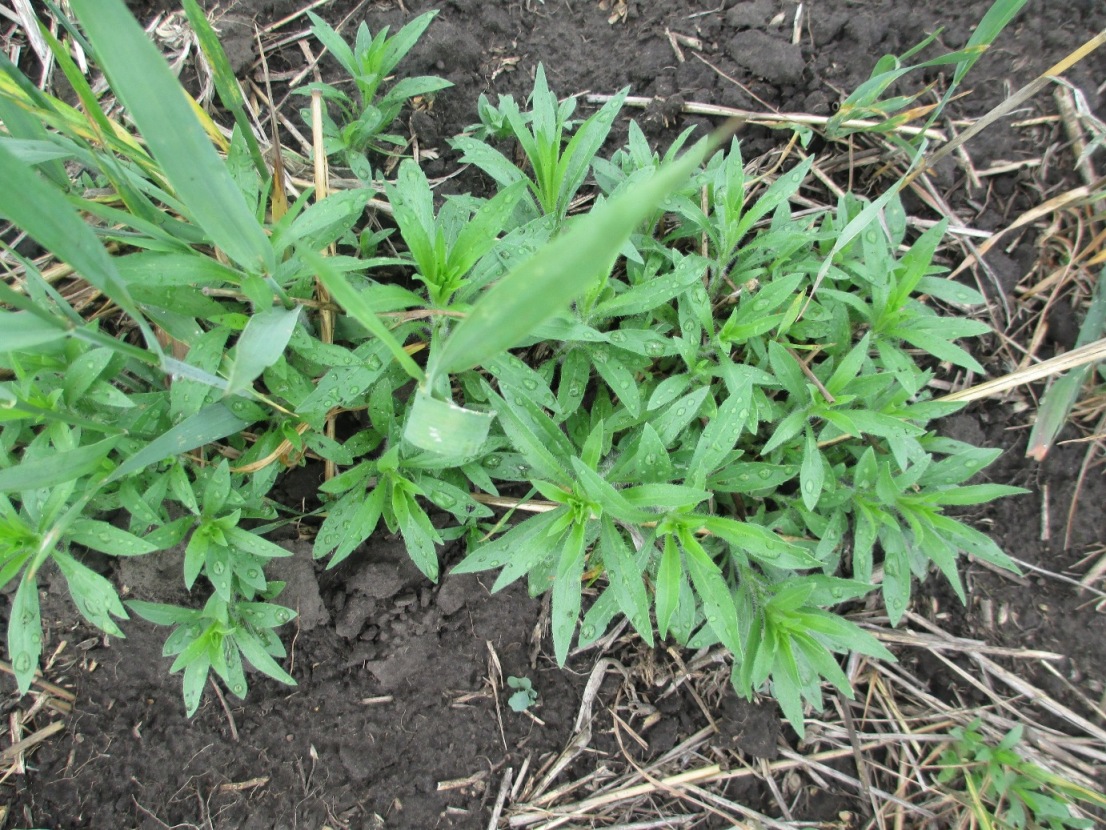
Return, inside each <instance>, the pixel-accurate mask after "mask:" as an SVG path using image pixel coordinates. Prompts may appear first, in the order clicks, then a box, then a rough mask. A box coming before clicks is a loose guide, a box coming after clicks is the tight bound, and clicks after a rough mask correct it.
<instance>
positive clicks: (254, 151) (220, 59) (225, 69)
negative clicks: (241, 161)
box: [182, 0, 269, 181]
mask: <svg viewBox="0 0 1106 830" xmlns="http://www.w3.org/2000/svg"><path fill="white" fill-rule="evenodd" d="M182 2H183V7H184V13H185V14H186V15H188V22H189V24H190V25H191V26H192V31H194V32H195V33H196V40H197V41H198V42H199V44H200V49H202V50H203V53H204V57H205V58H207V62H208V64H210V66H211V68H212V70H213V74H214V78H213V80H214V81H215V89H216V90H217V91H218V92H219V100H220V101H222V102H223V106H224V107H226V108H227V109H228V110H230V111H231V114H232V115H233V116H234V123H235V124H237V125H238V131H239V133H240V135H241V136H242V137H243V139H244V140H245V142H246V147H247V148H248V149H249V152H250V158H251V159H252V160H253V164H254V167H255V168H256V169H257V174H258V176H260V177H261V180H262V181H268V179H269V167H268V165H267V164H266V163H265V159H264V157H263V156H262V155H261V148H260V147H259V146H258V143H257V139H256V138H255V137H254V134H253V125H252V124H251V123H250V118H249V116H248V115H247V114H246V101H245V99H244V98H243V97H242V89H241V87H239V86H238V79H237V78H235V77H234V70H233V69H232V68H231V65H230V60H229V59H228V58H227V53H226V52H225V51H224V50H223V45H222V43H220V42H219V35H218V33H217V32H216V31H215V29H213V28H212V26H211V23H210V22H209V21H208V19H207V15H206V14H205V13H204V11H203V9H201V8H200V5H199V3H197V2H196V0H182Z"/></svg>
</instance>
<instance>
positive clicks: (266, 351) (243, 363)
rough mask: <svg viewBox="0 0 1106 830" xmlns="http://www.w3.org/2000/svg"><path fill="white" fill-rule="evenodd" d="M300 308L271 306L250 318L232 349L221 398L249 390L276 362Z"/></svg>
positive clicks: (288, 337) (297, 317)
mask: <svg viewBox="0 0 1106 830" xmlns="http://www.w3.org/2000/svg"><path fill="white" fill-rule="evenodd" d="M301 308H302V306H299V305H297V306H293V307H292V308H282V307H280V306H274V307H272V308H267V309H265V310H264V311H261V312H258V313H257V314H255V315H253V316H252V317H251V318H250V320H249V322H248V323H246V328H245V329H243V331H242V334H241V336H240V337H239V338H238V344H237V346H236V347H235V351H234V364H233V365H232V366H231V369H230V376H229V377H228V378H227V388H226V390H225V391H224V392H223V396H224V397H226V396H229V395H236V394H238V393H239V392H243V391H245V390H246V389H248V388H250V387H251V386H252V385H253V382H254V381H255V380H256V379H257V378H258V377H259V376H260V375H261V373H262V372H264V371H265V370H266V369H267V368H269V367H270V366H272V365H273V364H274V363H276V362H277V360H278V359H279V358H280V356H281V355H282V354H283V353H284V349H285V347H286V346H287V345H288V341H289V340H290V339H291V337H292V332H293V331H294V330H295V328H296V323H298V322H299V319H300V310H301Z"/></svg>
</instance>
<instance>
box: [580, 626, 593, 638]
mask: <svg viewBox="0 0 1106 830" xmlns="http://www.w3.org/2000/svg"><path fill="white" fill-rule="evenodd" d="M594 636H595V626H594V625H585V626H584V627H583V628H581V629H580V638H581V639H584V640H590V639H591V638H592V637H594Z"/></svg>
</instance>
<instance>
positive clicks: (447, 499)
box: [434, 493, 457, 509]
mask: <svg viewBox="0 0 1106 830" xmlns="http://www.w3.org/2000/svg"><path fill="white" fill-rule="evenodd" d="M434 499H435V501H436V502H437V503H438V506H439V507H444V508H446V509H448V508H450V507H453V505H455V504H457V499H456V498H454V497H453V496H452V495H450V494H449V493H435V494H434Z"/></svg>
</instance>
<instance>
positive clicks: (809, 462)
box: [799, 426, 826, 512]
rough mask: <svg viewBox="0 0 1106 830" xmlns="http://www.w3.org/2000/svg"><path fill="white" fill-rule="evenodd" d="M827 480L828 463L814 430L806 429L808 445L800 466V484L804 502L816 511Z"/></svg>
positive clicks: (808, 507)
mask: <svg viewBox="0 0 1106 830" xmlns="http://www.w3.org/2000/svg"><path fill="white" fill-rule="evenodd" d="M825 481H826V465H825V462H824V461H823V460H822V453H821V451H820V450H819V449H818V442H817V441H815V440H814V431H813V430H812V429H811V428H810V427H809V426H808V427H807V429H806V446H805V448H804V450H803V463H802V466H801V467H800V468H799V485H800V487H801V489H802V491H803V504H804V505H806V509H807V510H810V511H812V512H813V511H814V508H815V507H817V506H818V502H819V500H820V499H821V498H822V487H823V485H824V484H825Z"/></svg>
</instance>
